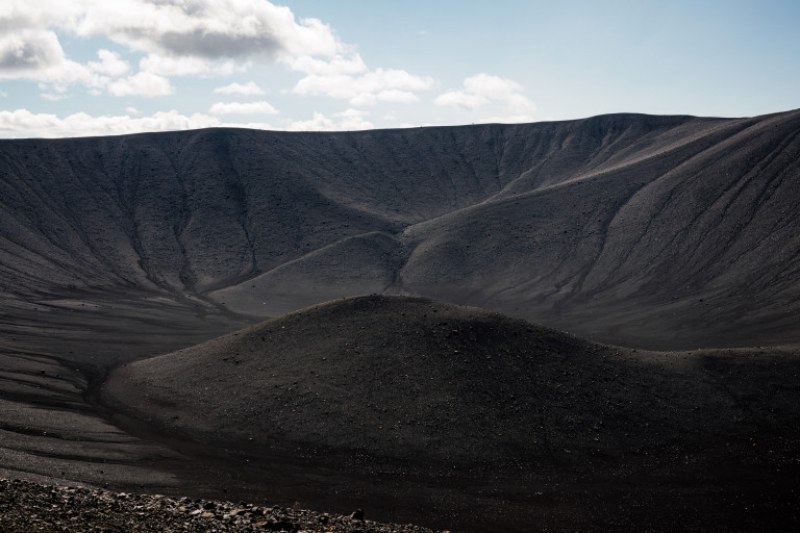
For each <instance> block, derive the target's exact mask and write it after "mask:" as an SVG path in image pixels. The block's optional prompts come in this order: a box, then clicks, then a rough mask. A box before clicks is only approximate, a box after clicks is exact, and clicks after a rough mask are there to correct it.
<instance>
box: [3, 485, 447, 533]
mask: <svg viewBox="0 0 800 533" xmlns="http://www.w3.org/2000/svg"><path fill="white" fill-rule="evenodd" d="M0 531H2V532H4V533H22V532H25V533H29V532H53V531H60V532H109V533H110V532H131V531H153V532H155V531H158V532H164V533H170V532H187V531H189V532H204V533H206V532H208V533H211V532H215V531H216V532H222V531H238V532H257V531H275V532H287V533H301V532H309V533H310V532H326V533H344V532H348V533H357V532H362V533H367V532H375V533H426V532H432V530H430V529H427V528H423V527H418V526H413V525H397V524H379V523H376V522H373V521H371V520H365V519H364V513H363V512H362V511H361V510H357V511H354V512H353V513H352V514H351V515H350V516H342V515H332V514H328V513H318V512H314V511H308V510H304V509H295V508H285V507H279V506H269V507H264V506H258V505H249V504H244V503H239V504H235V503H232V502H223V501H213V500H199V499H191V498H181V499H175V498H168V497H166V496H160V495H143V494H127V493H124V492H119V493H115V492H109V491H105V490H97V489H88V488H79V487H60V486H47V485H41V484H38V483H31V482H28V481H20V480H6V479H0Z"/></svg>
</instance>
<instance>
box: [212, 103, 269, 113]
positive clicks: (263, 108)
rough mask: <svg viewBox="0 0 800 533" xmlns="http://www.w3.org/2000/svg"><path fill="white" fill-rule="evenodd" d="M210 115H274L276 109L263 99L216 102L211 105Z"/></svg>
mask: <svg viewBox="0 0 800 533" xmlns="http://www.w3.org/2000/svg"><path fill="white" fill-rule="evenodd" d="M209 113H211V114H212V115H254V114H267V115H275V114H277V113H278V110H277V109H275V108H274V107H272V106H271V105H269V103H268V102H265V101H264V100H261V101H258V102H217V103H216V104H214V105H212V106H211V109H210V110H209Z"/></svg>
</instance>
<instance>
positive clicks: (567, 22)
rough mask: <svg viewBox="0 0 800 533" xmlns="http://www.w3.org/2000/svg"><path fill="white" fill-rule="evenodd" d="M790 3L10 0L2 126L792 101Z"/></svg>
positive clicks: (357, 118) (394, 123)
mask: <svg viewBox="0 0 800 533" xmlns="http://www.w3.org/2000/svg"><path fill="white" fill-rule="evenodd" d="M798 28H800V2H798V1H788V0H786V1H777V0H773V1H745V0H738V1H737V0H730V1H711V0H705V1H703V0H695V1H666V0H664V1H648V0H640V1H605V2H598V1H577V0H576V1H568V0H565V1H559V2H538V1H533V0H529V1H511V0H496V1H495V2H491V3H489V2H473V1H468V0H462V1H460V2H456V1H451V0H439V1H436V2H432V1H430V0H428V1H427V2H423V1H418V0H404V1H403V2H389V1H378V0H374V1H367V0H336V1H331V0H327V1H322V0H298V1H287V2H279V1H277V0H276V1H274V2H268V1H267V0H159V1H157V2H154V1H148V0H38V1H37V2H30V1H29V0H3V2H0V136H2V137H36V136H47V137H53V136H55V137H58V136H75V135H97V134H101V135H102V134H114V133H128V132H134V131H153V130H169V129H186V128H196V127H206V126H221V125H231V126H237V125H239V126H244V127H256V128H266V129H281V130H284V129H285V130H298V129H300V130H320V129H322V130H340V129H343V130H353V129H367V128H389V127H410V126H421V125H446V124H469V123H478V122H533V121H541V120H562V119H570V118H580V117H586V116H591V115H597V114H602V113H612V112H621V111H626V112H642V113H655V114H694V115H705V116H748V115H758V114H763V113H770V112H775V111H783V110H788V109H794V108H797V107H800V97H798V95H800V60H798V58H799V57H800V31H798Z"/></svg>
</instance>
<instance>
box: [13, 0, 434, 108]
mask: <svg viewBox="0 0 800 533" xmlns="http://www.w3.org/2000/svg"><path fill="white" fill-rule="evenodd" d="M64 34H69V35H74V36H77V37H82V38H92V37H100V38H106V39H108V40H110V41H112V42H114V43H116V44H117V45H121V46H123V47H125V48H127V50H123V51H122V52H121V53H120V52H112V51H110V50H107V49H101V50H99V51H98V58H99V60H98V61H91V62H89V63H88V64H86V65H81V64H78V63H76V62H74V61H71V60H70V59H69V58H67V57H66V56H65V54H64V50H63V49H62V47H61V43H60V42H59V37H58V36H59V35H64ZM0 35H2V37H0V77H6V78H17V79H31V80H35V81H44V82H46V83H49V84H52V85H53V86H54V87H53V88H63V87H65V86H69V85H73V84H82V85H84V86H86V87H87V89H88V90H89V92H90V94H101V93H102V92H103V91H108V92H109V93H110V94H112V95H133V94H141V95H151V96H152V95H164V94H170V93H171V92H172V87H171V85H170V83H169V79H168V78H170V77H172V76H188V75H200V76H218V75H230V74H233V73H237V72H244V71H246V70H247V69H249V68H250V67H251V66H252V65H253V64H254V62H256V61H260V60H271V61H277V62H279V63H281V64H283V65H285V66H288V67H289V68H291V69H292V70H294V71H296V72H301V73H303V75H304V77H303V78H302V79H301V80H300V81H299V82H298V83H297V84H296V85H295V87H294V89H293V92H294V93H295V94H301V95H322V96H328V97H331V98H337V99H344V100H347V101H349V102H350V103H351V105H357V106H367V105H374V104H376V103H378V102H395V103H397V102H413V101H416V100H418V99H419V97H418V95H417V93H419V92H421V91H425V90H428V89H429V88H431V87H432V86H433V80H432V79H431V78H429V77H423V76H417V75H414V74H411V73H409V72H407V71H405V70H402V69H384V68H378V69H374V70H371V69H369V68H367V65H366V64H365V62H364V60H363V59H362V58H361V56H360V55H359V54H358V53H356V52H355V51H354V49H353V48H352V47H350V46H348V45H346V44H344V43H342V42H341V41H340V40H339V38H338V37H337V36H336V34H335V33H334V31H333V29H332V28H331V27H330V26H328V25H327V24H325V23H323V22H322V21H320V20H317V19H313V18H303V19H298V18H297V17H295V15H294V13H293V12H292V11H291V9H289V8H288V7H284V6H278V5H275V4H274V3H272V2H270V1H268V0H72V1H70V2H65V1H63V0H37V1H36V2H30V1H29V0H3V2H1V3H0ZM129 52H133V53H135V54H137V55H139V56H143V57H141V59H140V60H139V65H138V67H139V69H138V73H136V74H135V75H130V70H131V68H130V64H129V61H128V58H126V57H125V56H126V54H127V53H129ZM125 76H127V77H125ZM123 77H124V79H123ZM233 85H235V84H232V85H231V86H233ZM56 86H57V87H56ZM229 87H230V86H229ZM239 90H240V92H230V93H223V94H260V93H258V92H241V91H247V90H249V89H245V88H239ZM259 90H260V89H259Z"/></svg>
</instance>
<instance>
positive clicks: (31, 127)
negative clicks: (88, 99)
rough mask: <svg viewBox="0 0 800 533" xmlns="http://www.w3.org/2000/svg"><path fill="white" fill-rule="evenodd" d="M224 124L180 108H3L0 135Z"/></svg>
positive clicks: (95, 132) (103, 132) (79, 133)
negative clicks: (138, 111) (102, 111)
mask: <svg viewBox="0 0 800 533" xmlns="http://www.w3.org/2000/svg"><path fill="white" fill-rule="evenodd" d="M220 125H222V124H221V123H220V121H219V119H217V118H214V117H210V116H208V115H202V114H193V115H182V114H180V113H178V112H177V111H174V110H173V111H159V112H157V113H154V114H153V115H151V116H149V117H140V118H131V117H130V116H128V115H122V116H111V115H100V116H92V115H89V114H87V113H74V114H72V115H68V116H66V117H63V118H61V117H58V116H57V115H53V114H50V113H32V112H30V111H28V110H27V109H17V110H15V111H0V135H2V136H4V137H76V136H88V135H116V134H123V133H138V132H143V131H171V130H185V129H195V128H207V127H212V126H220Z"/></svg>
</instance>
